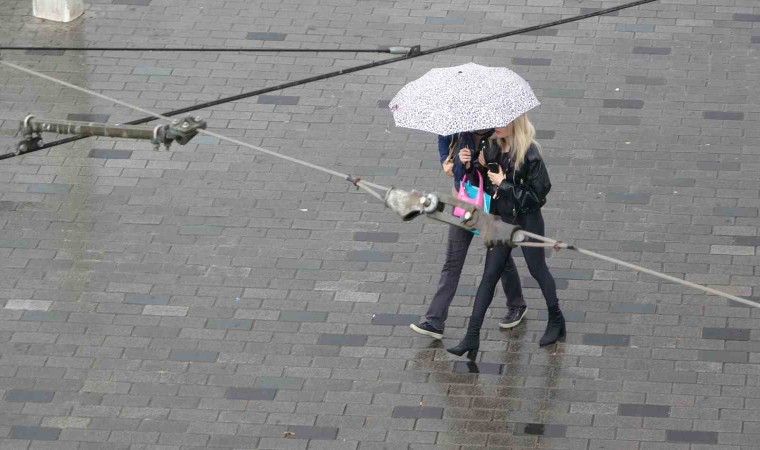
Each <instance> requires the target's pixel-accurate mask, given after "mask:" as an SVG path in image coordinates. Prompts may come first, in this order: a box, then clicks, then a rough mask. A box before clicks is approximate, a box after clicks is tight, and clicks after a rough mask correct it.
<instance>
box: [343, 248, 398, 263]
mask: <svg viewBox="0 0 760 450" xmlns="http://www.w3.org/2000/svg"><path fill="white" fill-rule="evenodd" d="M391 259H392V255H391V254H390V253H385V252H379V251H377V250H354V251H352V252H349V253H348V258H347V260H348V261H362V262H390V261H391Z"/></svg>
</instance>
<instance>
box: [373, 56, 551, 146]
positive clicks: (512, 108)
mask: <svg viewBox="0 0 760 450" xmlns="http://www.w3.org/2000/svg"><path fill="white" fill-rule="evenodd" d="M538 105H539V103H538V99H537V98H536V96H535V95H534V94H533V90H532V89H531V88H530V85H529V84H528V82H527V81H525V80H524V79H523V78H522V77H521V76H520V75H518V74H516V73H515V72H513V71H511V70H509V69H507V68H506V67H486V66H481V65H479V64H474V63H469V64H464V65H461V66H454V67H448V68H441V69H432V70H430V71H429V72H428V73H426V74H425V75H423V76H422V77H420V78H418V79H416V80H414V81H412V82H411V83H409V84H407V85H406V86H404V87H403V88H401V90H400V91H399V92H398V94H396V96H395V97H393V100H391V101H390V103H389V104H388V107H389V108H390V109H391V111H392V112H393V119H394V121H395V122H396V126H398V127H403V128H413V129H415V130H422V131H429V132H431V133H436V134H440V135H444V136H445V135H449V134H454V133H459V132H464V131H474V130H483V129H487V128H495V127H503V126H505V125H507V124H508V123H510V122H512V121H513V120H515V119H516V118H518V117H519V116H521V115H523V114H525V113H526V112H528V111H530V110H531V109H533V108H535V107H536V106H538Z"/></svg>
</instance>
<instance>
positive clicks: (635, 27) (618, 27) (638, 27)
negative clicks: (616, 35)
mask: <svg viewBox="0 0 760 450" xmlns="http://www.w3.org/2000/svg"><path fill="white" fill-rule="evenodd" d="M615 31H622V32H632V33H651V32H653V31H654V25H652V24H648V23H617V24H615Z"/></svg>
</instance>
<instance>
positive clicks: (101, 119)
mask: <svg viewBox="0 0 760 450" xmlns="http://www.w3.org/2000/svg"><path fill="white" fill-rule="evenodd" d="M110 117H111V116H110V115H109V114H95V113H93V114H90V113H71V114H69V115H68V116H66V119H68V120H76V121H79V122H97V123H106V122H108V119H109V118H110Z"/></svg>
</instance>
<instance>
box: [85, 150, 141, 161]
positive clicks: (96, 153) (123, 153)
mask: <svg viewBox="0 0 760 450" xmlns="http://www.w3.org/2000/svg"><path fill="white" fill-rule="evenodd" d="M87 156H88V157H89V158H101V159H129V158H131V157H132V151H131V150H107V149H100V148H93V149H92V150H90V153H89V155H87Z"/></svg>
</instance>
